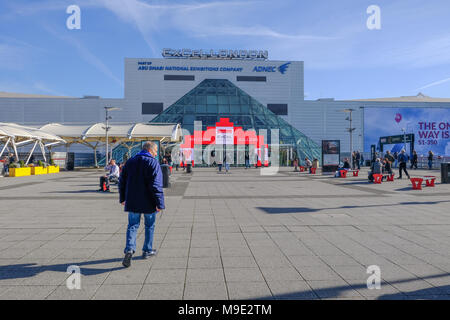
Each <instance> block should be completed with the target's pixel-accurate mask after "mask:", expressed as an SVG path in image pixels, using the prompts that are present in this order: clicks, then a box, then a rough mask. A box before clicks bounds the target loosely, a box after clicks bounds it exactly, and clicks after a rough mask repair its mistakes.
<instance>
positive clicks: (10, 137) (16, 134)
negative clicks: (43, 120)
mask: <svg viewBox="0 0 450 320" xmlns="http://www.w3.org/2000/svg"><path fill="white" fill-rule="evenodd" d="M0 143H1V144H3V147H2V149H1V151H0V157H1V156H2V155H3V153H4V152H5V150H9V147H11V148H12V149H13V151H14V154H15V156H16V160H17V161H18V160H19V155H18V153H17V147H21V146H24V145H28V144H32V143H33V147H32V149H31V151H30V154H29V155H28V157H27V161H26V164H28V162H29V161H30V158H31V155H32V154H33V152H34V150H35V149H36V146H37V145H39V147H40V149H41V152H42V156H43V157H44V161H46V158H45V147H49V146H52V145H56V144H60V143H66V141H64V139H62V138H60V137H59V136H57V135H54V134H52V133H49V132H46V131H44V130H40V129H37V128H32V127H26V126H21V125H18V124H15V123H1V122H0Z"/></svg>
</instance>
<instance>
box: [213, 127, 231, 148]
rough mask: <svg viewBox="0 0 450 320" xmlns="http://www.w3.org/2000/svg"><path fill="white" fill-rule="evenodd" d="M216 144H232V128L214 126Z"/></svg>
mask: <svg viewBox="0 0 450 320" xmlns="http://www.w3.org/2000/svg"><path fill="white" fill-rule="evenodd" d="M216 144H234V128H233V127H216Z"/></svg>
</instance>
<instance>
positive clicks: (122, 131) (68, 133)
mask: <svg viewBox="0 0 450 320" xmlns="http://www.w3.org/2000/svg"><path fill="white" fill-rule="evenodd" d="M39 129H40V130H43V131H45V132H50V133H52V134H55V135H58V136H60V137H62V138H63V139H65V140H66V141H68V142H71V143H76V142H106V134H105V133H106V126H105V124H104V123H95V124H89V125H66V124H59V123H50V124H46V125H44V126H42V127H40V128H39ZM144 139H147V140H159V141H161V142H169V141H180V139H181V127H180V125H179V124H167V123H164V124H156V123H152V124H146V123H132V124H109V130H108V140H109V142H110V143H111V142H113V143H115V142H129V141H142V140H144Z"/></svg>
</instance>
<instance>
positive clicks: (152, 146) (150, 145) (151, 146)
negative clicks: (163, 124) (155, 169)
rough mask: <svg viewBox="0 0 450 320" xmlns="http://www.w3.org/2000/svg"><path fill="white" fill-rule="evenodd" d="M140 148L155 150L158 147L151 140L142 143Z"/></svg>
mask: <svg viewBox="0 0 450 320" xmlns="http://www.w3.org/2000/svg"><path fill="white" fill-rule="evenodd" d="M142 148H143V149H144V150H152V151H156V150H157V149H158V146H157V145H156V143H154V142H153V141H147V142H145V143H144V146H143V147H142Z"/></svg>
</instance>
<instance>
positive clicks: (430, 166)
mask: <svg viewBox="0 0 450 320" xmlns="http://www.w3.org/2000/svg"><path fill="white" fill-rule="evenodd" d="M433 156H434V154H433V151H431V150H430V151H429V152H428V169H430V170H431V169H433Z"/></svg>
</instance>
